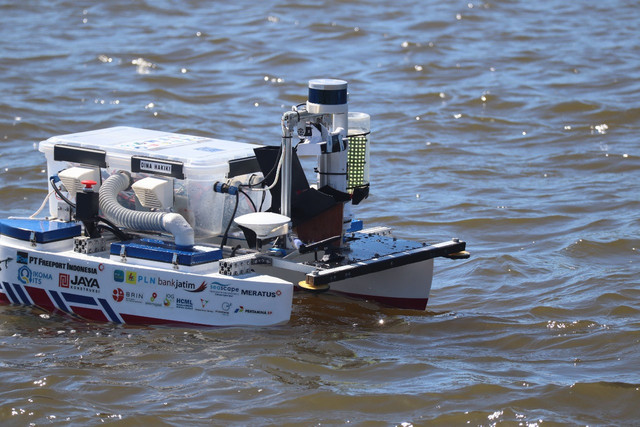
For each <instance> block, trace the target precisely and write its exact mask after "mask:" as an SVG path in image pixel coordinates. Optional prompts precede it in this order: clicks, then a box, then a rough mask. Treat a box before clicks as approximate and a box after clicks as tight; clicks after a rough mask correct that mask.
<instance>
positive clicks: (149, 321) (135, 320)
mask: <svg viewBox="0 0 640 427" xmlns="http://www.w3.org/2000/svg"><path fill="white" fill-rule="evenodd" d="M119 314H120V317H122V320H124V323H128V324H130V325H176V326H179V325H183V326H211V325H206V324H204V323H190V322H180V321H178V320H166V319H156V318H154V317H146V316H136V315H135V314H124V313H119Z"/></svg>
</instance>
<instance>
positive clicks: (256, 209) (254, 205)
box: [238, 185, 258, 212]
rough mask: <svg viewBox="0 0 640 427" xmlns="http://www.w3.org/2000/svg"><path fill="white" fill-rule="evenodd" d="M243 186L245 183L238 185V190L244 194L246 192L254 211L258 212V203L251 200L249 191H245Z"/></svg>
mask: <svg viewBox="0 0 640 427" xmlns="http://www.w3.org/2000/svg"><path fill="white" fill-rule="evenodd" d="M241 187H244V185H238V191H239V192H241V193H242V194H244V195H245V197H246V198H247V200H249V203H251V207H253V211H254V212H258V208H256V204H255V203H253V200H251V197H249V195H248V194H247V192H246V191H244V190H243V189H242V188H241Z"/></svg>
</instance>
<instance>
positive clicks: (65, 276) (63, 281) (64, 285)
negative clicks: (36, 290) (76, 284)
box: [58, 273, 71, 288]
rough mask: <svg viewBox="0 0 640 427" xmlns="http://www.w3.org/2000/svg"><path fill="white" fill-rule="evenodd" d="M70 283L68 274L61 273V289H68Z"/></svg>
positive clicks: (59, 280)
mask: <svg viewBox="0 0 640 427" xmlns="http://www.w3.org/2000/svg"><path fill="white" fill-rule="evenodd" d="M70 282H71V280H70V277H69V275H68V274H66V273H60V278H59V279H58V286H60V287H61V288H68V287H69V283H70Z"/></svg>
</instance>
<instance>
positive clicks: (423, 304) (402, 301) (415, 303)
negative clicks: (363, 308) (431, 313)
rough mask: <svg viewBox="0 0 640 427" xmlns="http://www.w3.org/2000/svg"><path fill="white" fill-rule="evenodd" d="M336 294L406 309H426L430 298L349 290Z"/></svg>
mask: <svg viewBox="0 0 640 427" xmlns="http://www.w3.org/2000/svg"><path fill="white" fill-rule="evenodd" d="M331 292H334V293H336V294H340V295H346V296H348V297H351V298H356V299H366V300H370V301H376V302H379V303H381V304H384V305H388V306H390V307H397V308H404V309H405V310H426V308H427V302H428V301H429V299H428V298H396V297H383V296H376V295H362V294H350V293H348V292H340V291H334V290H332V291H331Z"/></svg>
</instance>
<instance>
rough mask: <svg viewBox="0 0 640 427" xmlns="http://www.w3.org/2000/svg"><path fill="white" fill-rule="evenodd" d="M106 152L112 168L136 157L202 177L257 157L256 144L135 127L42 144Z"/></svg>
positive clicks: (45, 148)
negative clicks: (169, 164)
mask: <svg viewBox="0 0 640 427" xmlns="http://www.w3.org/2000/svg"><path fill="white" fill-rule="evenodd" d="M59 144H61V145H68V146H72V147H80V148H86V149H97V150H102V151H104V152H106V162H107V165H108V166H109V167H120V168H122V167H126V165H127V164H130V163H131V158H132V157H134V156H140V157H146V158H151V159H158V160H163V159H166V160H170V161H173V162H180V163H182V164H183V165H184V168H185V175H187V176H189V175H193V174H195V175H200V174H203V173H207V172H210V171H212V170H219V168H220V167H221V166H222V167H226V166H227V162H228V161H229V160H234V159H241V158H246V157H252V156H254V152H253V149H254V148H256V147H259V146H258V145H254V144H247V143H242V142H234V141H225V140H221V139H214V138H207V137H203V136H194V135H184V134H177V133H170V132H162V131H156V130H149V129H140V128H133V127H125V126H119V127H112V128H106V129H99V130H93V131H88V132H79V133H72V134H67V135H60V136H53V137H51V138H49V139H47V140H45V141H42V142H41V143H40V151H41V152H43V153H45V154H48V153H52V151H53V149H54V147H55V146H56V145H59Z"/></svg>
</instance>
